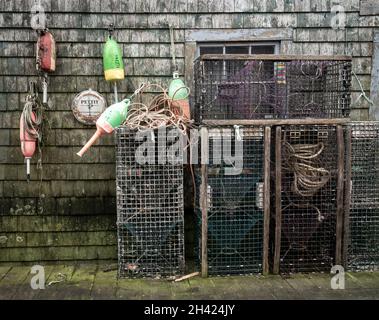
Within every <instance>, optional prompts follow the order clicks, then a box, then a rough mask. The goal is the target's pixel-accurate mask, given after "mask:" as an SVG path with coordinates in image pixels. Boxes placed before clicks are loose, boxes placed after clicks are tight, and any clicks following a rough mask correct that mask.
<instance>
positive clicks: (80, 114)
mask: <svg viewBox="0 0 379 320" xmlns="http://www.w3.org/2000/svg"><path fill="white" fill-rule="evenodd" d="M106 108H107V102H106V100H105V98H104V97H103V96H102V95H101V94H100V93H98V92H96V91H94V90H91V89H89V90H85V91H82V92H80V93H79V94H78V95H76V97H75V98H74V100H73V102H72V112H73V113H74V116H75V118H76V119H77V120H78V121H79V122H81V123H84V124H87V125H93V124H95V123H96V120H97V119H98V118H99V117H100V115H101V114H102V113H103V111H104V110H105V109H106Z"/></svg>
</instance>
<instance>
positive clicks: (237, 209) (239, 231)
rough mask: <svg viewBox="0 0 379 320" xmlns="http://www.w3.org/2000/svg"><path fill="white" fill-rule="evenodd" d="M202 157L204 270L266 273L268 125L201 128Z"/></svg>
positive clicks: (199, 194) (199, 199)
mask: <svg viewBox="0 0 379 320" xmlns="http://www.w3.org/2000/svg"><path fill="white" fill-rule="evenodd" d="M200 158H201V169H200V170H197V171H196V190H197V191H196V215H197V221H198V222H197V226H198V232H197V234H198V235H199V243H198V246H197V250H198V251H197V255H198V258H199V259H198V260H199V261H200V263H201V271H202V275H203V276H207V275H208V274H209V275H233V274H234V275H235V274H251V273H266V272H268V236H269V234H268V231H269V230H268V229H269V225H268V223H269V200H270V199H269V197H267V195H268V194H269V192H268V191H269V180H270V179H269V160H270V128H269V127H267V128H265V127H263V126H213V127H203V128H202V129H201V157H200ZM265 159H266V160H265ZM265 195H266V196H265Z"/></svg>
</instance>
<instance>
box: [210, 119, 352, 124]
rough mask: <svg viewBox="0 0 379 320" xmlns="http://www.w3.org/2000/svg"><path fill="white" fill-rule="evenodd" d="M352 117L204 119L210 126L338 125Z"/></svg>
mask: <svg viewBox="0 0 379 320" xmlns="http://www.w3.org/2000/svg"><path fill="white" fill-rule="evenodd" d="M349 121H350V119H348V118H344V119H316V118H306V119H254V120H246V119H233V120H204V121H203V123H204V125H208V126H233V125H241V126H243V125H246V126H280V125H336V124H345V123H348V122H349Z"/></svg>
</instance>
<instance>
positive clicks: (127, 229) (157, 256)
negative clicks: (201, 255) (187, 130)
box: [116, 127, 184, 277]
mask: <svg viewBox="0 0 379 320" xmlns="http://www.w3.org/2000/svg"><path fill="white" fill-rule="evenodd" d="M181 137H182V136H181V133H180V132H179V131H178V130H177V129H172V128H163V129H159V130H147V131H143V132H139V131H131V130H129V129H128V128H126V127H120V128H118V129H117V131H116V141H117V146H116V148H117V151H116V174H117V178H116V184H117V229H118V261H119V267H118V275H119V277H125V276H129V277H165V276H175V275H177V274H181V273H182V272H183V271H184V208H183V149H182V142H181Z"/></svg>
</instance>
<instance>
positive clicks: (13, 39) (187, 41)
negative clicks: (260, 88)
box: [0, 0, 379, 261]
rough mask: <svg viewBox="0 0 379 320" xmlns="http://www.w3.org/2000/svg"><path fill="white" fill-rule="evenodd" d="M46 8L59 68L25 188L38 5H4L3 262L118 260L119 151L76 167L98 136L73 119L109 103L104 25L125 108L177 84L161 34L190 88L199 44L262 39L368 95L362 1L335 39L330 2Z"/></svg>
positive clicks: (106, 144) (94, 153)
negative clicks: (111, 30)
mask: <svg viewBox="0 0 379 320" xmlns="http://www.w3.org/2000/svg"><path fill="white" fill-rule="evenodd" d="M41 2H42V4H43V6H44V8H45V10H46V12H47V15H48V22H47V24H48V26H49V28H50V29H51V30H52V32H53V33H54V35H55V38H56V41H57V51H58V59H57V70H56V72H55V73H54V74H52V75H51V77H50V79H49V98H50V99H51V103H52V109H51V110H50V111H48V112H47V115H48V118H49V120H50V128H49V130H48V135H47V136H46V145H45V147H44V149H43V153H42V159H43V168H44V169H43V170H44V179H43V182H42V183H40V181H39V176H38V175H37V171H36V168H35V164H36V159H37V155H36V156H35V157H34V159H33V161H32V172H31V179H32V181H31V182H30V183H29V184H28V183H27V182H26V181H25V167H24V163H23V162H24V160H23V157H22V154H21V151H20V147H19V131H18V126H19V117H20V114H21V110H22V107H23V104H24V101H25V96H26V94H27V88H28V82H29V81H31V80H36V79H37V77H36V71H35V58H34V54H35V53H34V51H35V48H34V46H35V41H36V33H35V31H33V30H32V29H30V8H31V5H32V4H33V3H34V0H27V1H25V0H3V1H0V261H38V260H57V259H59V260H74V259H80V260H83V259H109V258H116V256H117V255H116V234H115V222H116V203H115V202H116V201H115V163H114V162H115V159H114V139H113V137H112V136H107V137H103V138H102V139H101V140H100V141H99V142H98V143H97V144H96V146H94V147H93V148H91V150H90V151H89V152H88V154H87V155H85V156H84V157H83V159H80V158H79V157H77V156H76V154H75V153H76V152H77V151H78V150H79V149H80V147H81V146H82V145H83V143H84V142H85V141H86V140H87V139H88V138H89V137H90V136H91V135H92V134H93V132H94V127H87V126H84V125H82V124H80V123H79V122H77V121H76V120H75V118H74V116H73V115H72V113H71V102H72V99H73V98H74V96H75V95H76V94H77V93H78V92H79V91H81V90H84V89H88V88H92V89H95V90H98V91H99V92H101V93H102V94H104V96H105V97H106V99H107V101H108V104H111V103H112V100H113V94H112V92H113V90H112V87H111V85H110V84H109V83H107V82H106V81H105V80H104V77H103V70H102V59H101V55H102V45H103V42H104V40H105V38H106V36H107V28H108V25H109V23H114V24H115V26H116V27H117V29H116V31H115V35H114V36H115V38H116V39H117V40H118V42H119V44H120V46H121V47H122V50H123V54H124V62H125V72H126V79H125V80H124V81H122V82H121V83H119V84H118V88H119V94H120V95H121V96H124V95H126V94H130V93H131V92H133V90H134V89H135V88H136V87H137V86H138V85H139V84H140V83H141V82H143V81H151V82H157V83H159V84H161V85H167V84H168V81H169V80H170V78H171V73H172V70H171V60H170V46H169V43H170V37H169V31H168V29H167V27H168V24H171V25H172V26H173V27H174V28H175V32H174V33H175V39H176V47H175V53H176V57H177V62H178V66H179V71H180V73H181V74H182V75H185V76H186V79H188V80H191V79H193V78H192V75H191V65H192V61H193V59H194V54H195V52H194V49H195V48H196V43H195V41H196V38H194V37H195V36H196V37H199V35H200V36H204V34H205V33H204V32H205V31H207V30H208V31H209V30H223V32H225V39H226V40H228V35H229V36H230V37H232V36H233V37H232V40H238V35H240V36H244V38H241V40H245V41H255V40H259V39H263V38H262V35H266V38H265V39H266V40H267V39H274V41H277V40H278V39H279V40H281V41H280V52H281V53H284V54H322V55H324V54H326V55H329V54H336V55H341V54H345V53H347V54H351V55H352V56H353V70H354V71H355V72H356V74H357V75H358V77H359V79H360V80H361V81H362V85H363V88H364V89H365V90H366V93H367V94H370V88H371V85H370V83H371V71H372V55H373V43H372V41H373V34H374V32H375V30H378V29H379V16H378V14H376V15H363V14H365V13H367V11H368V10H371V9H367V8H371V7H370V5H369V3H370V2H373V3H374V7H375V1H370V0H362V4H361V5H360V3H361V2H360V0H346V1H340V3H341V5H342V6H343V8H344V11H345V13H346V29H345V30H334V29H332V28H331V21H332V19H333V13H331V6H332V4H333V3H334V2H333V1H329V0H312V1H311V0H267V1H263V0H154V1H152V0H80V1H79V0H42V1H41ZM221 34H222V33H221ZM275 35H276V36H278V37H277V38H275V37H274V36H275ZM218 36H219V35H218ZM260 37H261V38H260ZM220 40H222V39H220ZM229 40H230V39H229ZM346 40H347V42H346ZM189 85H191V83H189ZM352 87H353V90H354V92H353V95H352V101H355V99H356V98H357V97H358V96H359V94H360V92H359V86H358V84H357V83H356V82H355V80H353V81H352ZM151 93H153V92H151ZM368 107H369V105H368V103H367V102H365V101H364V100H363V99H361V100H360V101H359V103H358V104H357V105H355V106H354V110H353V112H352V118H353V119H360V120H364V119H367V118H368ZM21 239H22V241H21Z"/></svg>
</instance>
